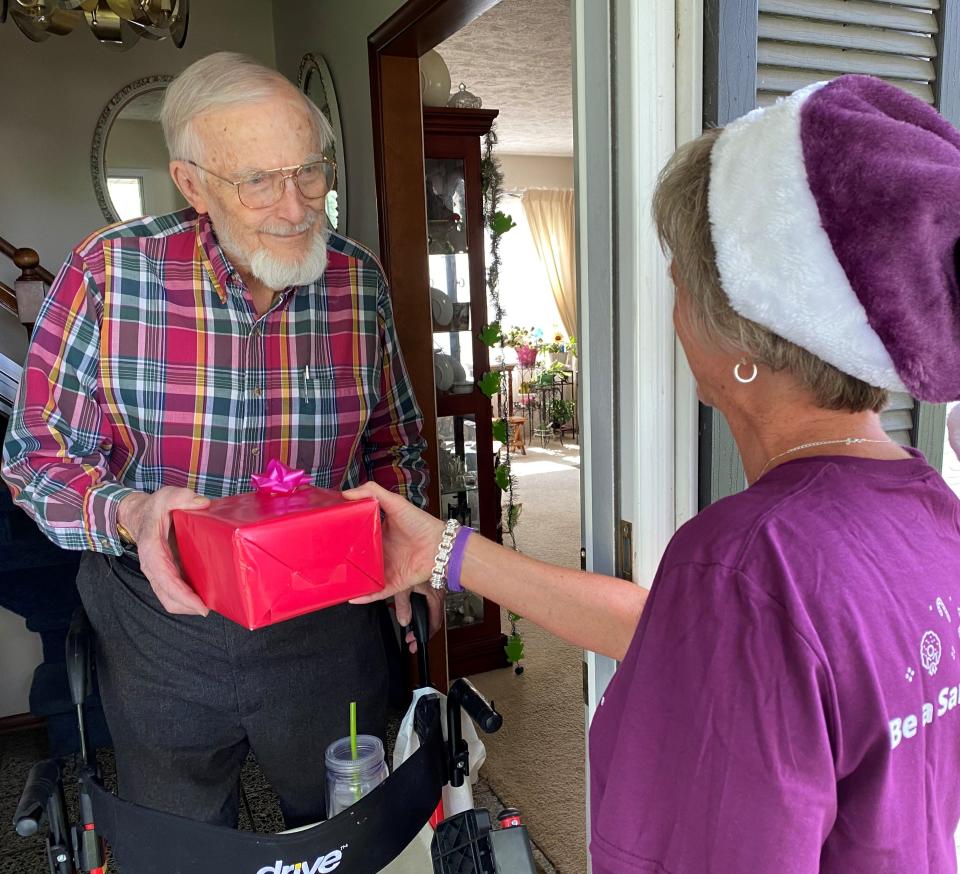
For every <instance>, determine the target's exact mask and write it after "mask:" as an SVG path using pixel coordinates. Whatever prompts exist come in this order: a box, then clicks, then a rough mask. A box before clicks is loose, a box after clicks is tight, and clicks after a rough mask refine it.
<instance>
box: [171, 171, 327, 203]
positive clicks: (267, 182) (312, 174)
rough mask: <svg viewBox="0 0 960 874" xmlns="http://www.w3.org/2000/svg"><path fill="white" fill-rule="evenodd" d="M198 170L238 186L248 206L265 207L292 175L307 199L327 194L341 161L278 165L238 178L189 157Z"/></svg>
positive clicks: (276, 199)
mask: <svg viewBox="0 0 960 874" xmlns="http://www.w3.org/2000/svg"><path fill="white" fill-rule="evenodd" d="M187 163H188V164H192V165H193V166H194V167H196V168H197V169H198V170H203V172H204V173H209V174H210V175H211V176H213V177H214V178H216V179H219V180H220V181H221V182H226V183H227V185H232V186H233V187H234V188H236V190H237V197H239V198H240V203H242V204H243V205H244V206H245V207H247V208H248V209H264V208H265V207H268V206H273V205H274V204H275V203H276V202H277V201H278V200H280V198H281V197H283V192H284V187H285V185H286V181H287V180H288V179H292V180H293V181H294V182H295V183H296V185H297V189H298V190H299V191H300V193H301V194H302V195H303V196H304V198H306V199H307V200H317V199H319V198H322V197H326V196H327V192H328V191H330V190H331V189H332V188H333V187H334V185H335V184H336V180H337V165H336V164H335V163H334V162H333V161H325V160H324V161H311V162H310V163H309V164H300V165H299V166H298V167H277V168H276V169H274V170H261V171H259V172H257V173H254V174H253V175H252V176H249V177H247V178H246V179H241V180H240V181H239V182H234V181H233V180H232V179H227V178H225V177H224V176H221V175H220V174H219V173H214V172H213V171H212V170H208V169H207V168H206V167H201V166H200V165H199V164H198V163H197V162H196V161H189V160H188V161H187Z"/></svg>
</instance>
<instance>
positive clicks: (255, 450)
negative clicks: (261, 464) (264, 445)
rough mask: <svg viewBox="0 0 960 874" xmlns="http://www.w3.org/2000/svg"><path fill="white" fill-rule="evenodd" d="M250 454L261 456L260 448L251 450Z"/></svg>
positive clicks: (256, 447) (255, 447)
mask: <svg viewBox="0 0 960 874" xmlns="http://www.w3.org/2000/svg"><path fill="white" fill-rule="evenodd" d="M250 454H251V455H259V454H260V448H259V447H258V446H254V447H253V449H251V450H250Z"/></svg>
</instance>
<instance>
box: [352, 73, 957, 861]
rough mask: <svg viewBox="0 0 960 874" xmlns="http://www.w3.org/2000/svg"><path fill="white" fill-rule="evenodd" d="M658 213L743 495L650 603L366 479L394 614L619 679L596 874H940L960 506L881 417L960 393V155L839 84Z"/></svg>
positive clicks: (595, 791)
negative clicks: (498, 621)
mask: <svg viewBox="0 0 960 874" xmlns="http://www.w3.org/2000/svg"><path fill="white" fill-rule="evenodd" d="M654 214H655V220H656V223H657V227H658V230H659V232H660V236H661V239H662V241H663V244H664V247H665V249H666V251H667V252H668V253H669V255H670V256H671V258H672V266H671V273H672V276H673V279H674V282H675V285H676V289H677V294H676V306H675V312H674V323H675V326H676V330H677V334H678V335H679V338H680V340H681V342H682V345H683V348H684V351H685V353H686V356H687V359H688V361H689V363H690V366H691V368H692V370H693V373H694V376H695V377H696V379H697V384H698V390H699V395H700V398H701V400H702V401H703V402H704V403H706V404H710V405H712V406H714V407H716V408H717V409H718V410H719V411H720V412H721V413H722V414H723V415H724V417H725V418H726V420H727V422H728V423H729V425H730V428H731V430H732V432H733V435H734V437H735V439H736V442H737V446H738V448H739V450H740V454H741V456H742V459H743V463H744V468H745V470H746V474H747V479H748V481H749V487H748V488H747V489H746V490H745V491H743V492H741V493H739V494H736V495H733V496H731V497H728V498H725V499H723V500H721V501H718V502H717V503H715V504H713V505H711V506H710V507H707V508H706V509H704V510H703V511H702V512H701V513H700V514H699V515H698V516H697V517H696V518H694V519H692V520H691V521H690V522H688V523H687V524H686V525H684V526H683V527H682V528H681V529H680V530H679V531H678V532H677V533H676V535H675V536H674V537H673V539H672V541H671V542H670V544H669V546H668V547H667V549H666V552H665V553H664V556H663V559H662V562H661V565H660V569H659V571H658V572H657V575H656V579H655V580H654V581H653V585H652V588H651V589H650V590H649V593H648V592H647V591H645V590H644V589H642V588H641V587H638V586H634V585H632V584H629V583H626V582H623V581H620V580H614V579H609V578H605V577H601V576H598V575H595V574H587V573H580V572H575V571H571V570H566V569H562V568H556V567H552V566H550V565H548V564H544V563H542V562H537V561H534V560H532V559H530V558H527V557H525V556H523V555H520V554H518V553H515V552H512V551H510V550H507V549H505V548H503V547H501V546H498V545H496V544H494V543H491V542H490V541H486V540H484V539H482V538H481V537H479V536H471V532H470V531H469V530H467V529H457V527H456V523H455V522H452V523H447V525H446V526H444V523H443V522H441V521H438V520H437V519H434V518H433V517H431V516H428V515H426V514H423V513H421V512H420V511H419V510H417V509H415V508H414V507H413V506H411V505H410V504H409V503H407V502H406V501H404V500H403V499H402V498H400V497H397V496H396V495H391V494H388V493H386V492H384V491H383V490H382V489H379V488H377V487H376V486H374V485H367V486H364V487H362V488H361V489H359V490H357V492H356V494H364V495H366V494H373V495H375V496H376V497H378V498H379V499H380V500H381V502H382V507H383V510H384V511H385V513H386V522H385V529H384V530H385V534H384V537H385V548H386V561H387V573H388V578H389V582H390V584H391V585H390V587H389V588H388V591H387V594H392V593H399V592H402V591H404V590H406V589H407V588H409V587H412V586H413V585H415V584H418V583H422V582H423V581H424V580H426V579H428V578H430V580H431V582H432V584H433V585H434V586H437V587H442V586H444V585H445V586H446V587H448V588H449V589H451V590H459V589H460V588H461V587H466V588H468V589H470V590H472V591H475V592H477V593H479V594H481V595H483V596H485V597H489V598H491V599H493V600H495V601H497V602H498V603H500V604H502V605H504V606H505V607H508V608H509V609H511V610H514V611H516V612H519V613H521V614H522V615H524V616H525V617H528V618H529V619H531V620H532V621H534V622H537V623H538V624H540V625H542V626H544V627H546V628H548V629H550V630H552V631H553V632H555V633H556V634H558V635H560V636H562V637H564V638H566V639H567V640H569V641H572V642H574V643H576V644H579V645H581V646H583V647H585V648H589V649H593V650H596V651H598V652H601V653H605V654H607V655H610V656H612V657H614V658H617V659H621V660H622V663H621V665H620V667H619V670H618V671H617V673H616V675H615V677H614V678H613V680H612V682H611V684H610V686H609V687H608V689H607V691H606V694H605V696H604V699H603V700H602V701H601V706H600V707H599V709H598V711H597V714H596V716H595V718H594V720H593V725H592V726H591V730H590V778H591V815H592V829H591V832H592V841H591V856H592V863H593V871H594V872H595V874H627V872H657V874H703V872H730V874H743V872H758V874H759V872H763V874H770V872H777V874H788V872H797V874H800V872H815V871H823V872H835V874H852V872H870V874H881V872H887V874H920V872H938V874H940V872H954V871H956V870H957V855H956V849H955V846H954V831H955V830H956V828H957V823H958V819H960V700H958V699H960V658H958V649H960V636H958V631H960V502H958V499H957V498H956V497H955V496H954V495H953V493H952V492H951V491H950V490H949V489H948V488H947V486H946V485H945V483H944V482H943V480H942V479H941V477H940V475H939V474H938V473H937V471H935V470H934V469H933V468H931V467H930V466H929V465H928V464H927V463H926V461H925V460H924V458H923V457H922V456H921V454H920V453H919V452H917V451H916V450H913V449H909V448H905V447H902V446H899V445H897V444H896V443H894V442H892V441H891V440H890V439H889V438H888V437H887V435H886V434H885V432H884V430H883V427H882V426H881V423H880V417H879V413H880V411H881V410H882V409H883V407H884V405H885V403H886V401H887V394H888V392H890V391H904V390H906V391H909V392H910V393H911V394H912V395H913V396H914V397H916V398H920V399H923V400H928V401H937V402H943V401H951V400H956V399H958V398H960V293H958V266H960V257H958V245H957V244H958V240H960V133H958V131H957V130H956V129H955V128H953V127H952V126H951V125H950V124H949V123H948V122H946V121H945V120H944V119H943V118H941V117H940V116H939V115H938V114H937V113H936V112H935V111H934V110H933V109H932V108H930V107H928V106H926V105H925V104H923V103H921V102H919V101H918V100H916V99H915V98H913V97H911V96H909V95H908V94H906V93H905V92H903V91H901V90H899V89H898V88H895V87H894V86H892V85H888V84H886V83H884V82H881V81H879V80H877V79H873V78H870V77H863V76H847V77H842V78H840V79H837V80H834V81H833V82H830V83H820V84H817V85H813V86H810V87H808V88H805V89H803V90H802V91H799V92H797V93H795V94H793V95H791V96H790V97H787V98H785V99H783V100H781V101H779V102H778V103H777V104H775V105H774V106H771V107H768V108H766V109H760V110H756V111H754V112H752V113H750V114H748V115H746V116H744V117H743V118H741V119H738V120H737V121H735V122H734V123H732V124H731V125H729V126H728V127H727V128H725V129H723V130H715V131H709V132H707V133H706V134H704V135H703V136H702V137H700V138H699V139H697V140H695V141H694V142H692V143H689V144H687V145H685V146H684V147H683V148H681V149H680V150H679V151H678V152H677V153H676V155H674V157H673V158H672V159H671V161H670V162H669V164H668V165H667V167H666V168H665V169H664V171H663V173H662V176H661V180H660V183H659V186H658V189H657V193H656V196H655V203H654ZM639 293H641V294H642V293H644V291H643V289H640V292H639ZM641 439H642V438H641ZM438 544H439V548H438ZM400 601H401V605H400V608H399V609H400V610H401V611H402V612H404V611H405V609H406V607H405V599H400ZM401 618H403V617H401Z"/></svg>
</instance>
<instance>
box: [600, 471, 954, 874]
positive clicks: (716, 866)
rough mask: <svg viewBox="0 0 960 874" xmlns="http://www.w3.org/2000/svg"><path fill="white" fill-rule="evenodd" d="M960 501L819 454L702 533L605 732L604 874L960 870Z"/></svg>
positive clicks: (638, 648)
mask: <svg viewBox="0 0 960 874" xmlns="http://www.w3.org/2000/svg"><path fill="white" fill-rule="evenodd" d="M958 651H960V502H958V500H957V498H956V497H955V496H954V495H953V494H952V493H951V492H950V490H949V489H948V488H947V486H946V485H945V484H944V482H943V480H942V479H941V478H940V476H939V475H938V474H937V473H936V471H934V470H933V469H932V468H931V467H929V466H928V465H927V463H926V461H924V460H923V458H922V457H920V456H919V453H916V456H915V457H912V458H910V459H906V460H902V461H876V460H870V459H862V458H849V457H840V456H833V457H823V456H821V457H817V458H808V459H797V460H794V461H790V462H788V463H786V464H782V465H780V466H779V467H776V468H774V469H773V470H772V471H771V472H770V473H768V474H767V475H766V476H764V477H763V478H762V479H761V480H760V481H759V482H757V483H756V484H755V485H753V486H752V487H751V488H749V489H747V490H746V491H745V492H742V493H740V494H738V495H734V496H732V497H729V498H726V499H725V500H722V501H719V502H717V503H716V504H714V505H712V506H711V507H708V508H707V509H706V510H704V511H703V512H702V513H700V515H698V516H697V517H696V518H695V519H693V520H692V521H690V522H689V523H688V524H686V525H685V526H684V527H683V528H682V529H681V530H680V531H678V532H677V534H676V536H675V537H674V538H673V540H672V541H671V543H670V545H669V547H668V548H667V551H666V553H665V555H664V558H663V561H662V563H661V566H660V570H659V571H658V573H657V578H656V580H655V581H654V584H653V589H652V591H651V593H650V598H649V600H648V602H647V605H646V607H645V609H644V612H643V617H642V618H641V620H640V624H639V626H638V627H637V631H636V635H635V636H634V638H633V642H632V643H631V645H630V649H629V651H628V652H627V655H626V658H625V659H624V661H623V664H622V665H621V666H620V669H619V670H618V671H617V673H616V675H615V677H614V679H613V681H612V682H611V684H610V687H609V688H608V690H607V692H606V695H605V696H604V699H603V702H602V704H601V706H600V708H599V709H598V710H597V713H596V716H595V718H594V721H593V726H592V728H591V731H590V767H591V776H592V786H591V804H592V816H593V820H592V823H593V824H592V832H593V838H592V843H591V853H592V859H593V870H594V874H628V872H629V874H635V872H656V874H705V872H719V874H727V872H729V874H744V872H747V874H812V872H817V871H821V872H833V874H854V872H857V874H859V872H869V874H923V872H937V874H940V872H954V871H956V870H957V867H956V866H957V856H956V850H955V847H954V830H955V829H956V827H957V821H958V818H960V707H958V706H957V704H958V695H960V688H958V686H960V652H958Z"/></svg>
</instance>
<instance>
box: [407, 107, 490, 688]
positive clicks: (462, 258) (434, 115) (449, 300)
mask: <svg viewBox="0 0 960 874" xmlns="http://www.w3.org/2000/svg"><path fill="white" fill-rule="evenodd" d="M496 116H497V112H496V110H483V109H449V108H429V107H427V108H425V109H424V114H423V130H424V170H425V177H426V205H427V238H428V240H427V259H428V262H429V268H428V269H429V285H430V289H429V294H430V310H431V316H432V322H433V343H434V350H435V353H434V384H433V386H431V390H432V391H433V393H434V395H435V398H436V416H437V419H436V421H437V450H438V461H439V464H438V469H437V470H434V471H432V473H433V475H434V476H435V477H436V481H437V482H438V484H439V492H440V516H441V518H444V519H450V518H455V519H458V520H459V521H460V523H461V524H463V525H468V526H470V527H472V528H475V529H476V530H477V531H479V532H480V533H481V534H482V535H483V536H484V537H488V538H490V539H492V540H497V541H500V540H501V539H502V537H501V530H500V525H501V523H500V516H501V512H500V511H501V492H500V489H499V488H498V487H497V485H496V482H495V480H494V470H495V467H496V465H497V463H498V457H497V453H498V449H497V447H495V445H494V440H493V407H492V404H491V402H490V399H489V398H487V397H486V395H484V394H483V393H482V392H481V391H480V389H479V388H478V387H477V385H476V380H477V379H479V378H480V376H482V374H483V373H484V372H485V371H487V370H489V369H490V350H489V348H488V347H487V346H486V345H485V344H484V343H483V342H482V340H481V339H480V336H479V334H480V330H481V329H482V327H483V326H484V325H485V324H486V322H487V284H486V264H485V257H484V253H485V251H486V239H485V234H484V230H485V228H484V221H483V196H482V191H481V179H480V164H481V148H482V142H483V137H484V135H485V134H486V133H487V132H488V131H489V130H490V126H491V125H492V124H493V120H494V118H496ZM505 643H506V636H505V635H504V634H503V633H502V631H501V626H500V607H499V605H497V604H495V603H494V602H492V601H489V600H487V599H484V598H481V597H480V596H478V595H474V594H472V593H469V592H464V593H457V594H449V595H448V596H447V653H448V660H449V670H450V676H451V677H459V676H464V675H467V674H475V673H479V672H481V671H488V670H492V669H494V668H502V667H506V666H507V664H508V662H507V659H506V654H505V653H504V649H503V647H504V644H505Z"/></svg>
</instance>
